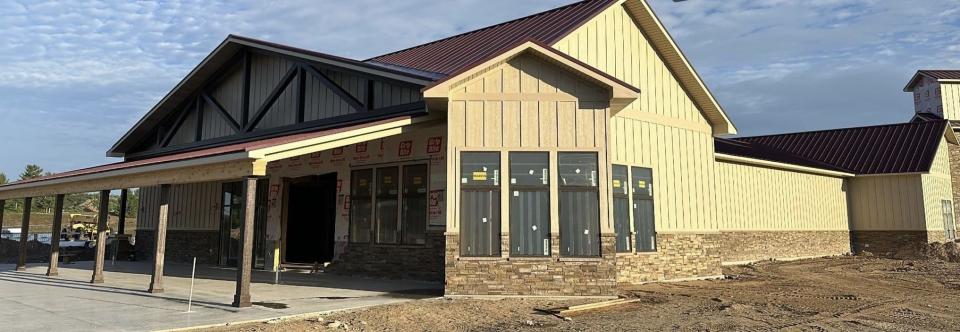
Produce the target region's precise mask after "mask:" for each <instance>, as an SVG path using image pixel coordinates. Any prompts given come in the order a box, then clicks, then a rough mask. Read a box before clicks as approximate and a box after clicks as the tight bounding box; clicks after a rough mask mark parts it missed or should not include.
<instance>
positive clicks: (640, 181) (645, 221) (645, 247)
mask: <svg viewBox="0 0 960 332" xmlns="http://www.w3.org/2000/svg"><path fill="white" fill-rule="evenodd" d="M653 185H654V183H653V169H652V168H646V167H637V166H633V167H630V190H631V193H630V194H631V195H632V196H633V231H634V238H635V239H634V242H635V243H634V248H635V249H636V251H637V252H656V251H657V221H656V213H655V210H654V207H655V205H654V204H655V203H654V197H653Z"/></svg>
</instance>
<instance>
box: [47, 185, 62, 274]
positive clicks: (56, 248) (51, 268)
mask: <svg viewBox="0 0 960 332" xmlns="http://www.w3.org/2000/svg"><path fill="white" fill-rule="evenodd" d="M63 198H64V195H63V194H59V195H57V198H56V203H54V205H53V226H51V227H50V265H48V266H47V276H48V277H55V276H57V275H58V274H59V273H58V272H57V263H59V261H60V228H61V227H63Z"/></svg>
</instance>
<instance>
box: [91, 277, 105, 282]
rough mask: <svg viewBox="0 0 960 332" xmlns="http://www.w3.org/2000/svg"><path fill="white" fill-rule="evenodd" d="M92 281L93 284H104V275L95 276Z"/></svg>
mask: <svg viewBox="0 0 960 332" xmlns="http://www.w3.org/2000/svg"><path fill="white" fill-rule="evenodd" d="M90 283H91V284H102V283H103V276H95V277H93V279H90Z"/></svg>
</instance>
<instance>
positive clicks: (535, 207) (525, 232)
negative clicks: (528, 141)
mask: <svg viewBox="0 0 960 332" xmlns="http://www.w3.org/2000/svg"><path fill="white" fill-rule="evenodd" d="M508 163H509V166H508V170H509V173H510V184H509V189H510V206H509V209H510V256H511V257H549V256H550V252H551V249H550V248H551V245H550V234H551V225H550V219H551V218H550V215H551V208H550V200H551V197H550V196H551V195H550V177H551V175H550V153H549V152H509V153H508Z"/></svg>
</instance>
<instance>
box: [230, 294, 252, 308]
mask: <svg viewBox="0 0 960 332" xmlns="http://www.w3.org/2000/svg"><path fill="white" fill-rule="evenodd" d="M233 306H234V307H237V308H249V307H251V306H253V304H252V303H250V295H244V296H240V295H234V297H233Z"/></svg>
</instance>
